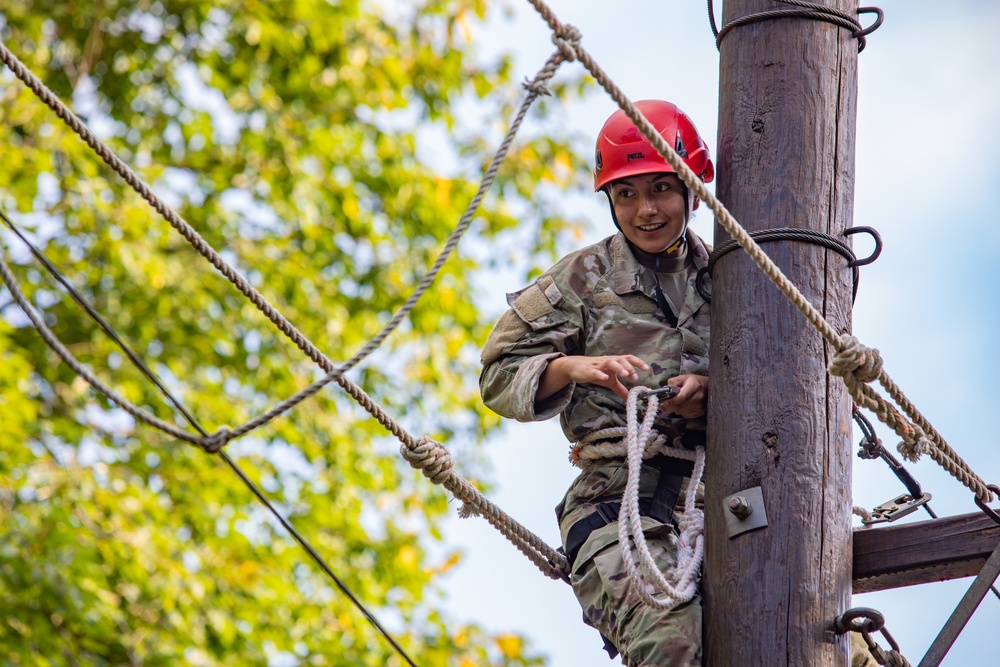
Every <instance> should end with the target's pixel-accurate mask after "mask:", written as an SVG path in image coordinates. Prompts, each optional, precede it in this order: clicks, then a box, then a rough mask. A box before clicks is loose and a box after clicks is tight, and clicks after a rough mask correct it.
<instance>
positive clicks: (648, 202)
mask: <svg viewBox="0 0 1000 667" xmlns="http://www.w3.org/2000/svg"><path fill="white" fill-rule="evenodd" d="M639 214H640V215H655V214H656V200H655V199H654V198H653V197H649V196H647V195H639Z"/></svg>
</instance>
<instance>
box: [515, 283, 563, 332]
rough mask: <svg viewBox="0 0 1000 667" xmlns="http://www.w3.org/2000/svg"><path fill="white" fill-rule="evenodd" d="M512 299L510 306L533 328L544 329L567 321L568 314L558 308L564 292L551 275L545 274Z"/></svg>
mask: <svg viewBox="0 0 1000 667" xmlns="http://www.w3.org/2000/svg"><path fill="white" fill-rule="evenodd" d="M512 296H513V297H514V298H513V299H512V300H510V306H511V308H512V309H513V310H514V312H516V313H517V315H518V317H520V318H521V319H522V320H524V322H526V323H527V324H528V325H529V326H530V327H531V328H532V329H536V330H537V329H544V328H546V327H550V326H552V325H554V324H559V323H560V322H565V321H566V315H565V313H563V312H562V311H561V310H559V309H558V308H557V306H559V304H560V303H562V300H563V297H562V292H560V291H559V286H558V285H556V284H555V281H553V280H552V278H551V277H550V276H543V277H541V278H539V279H538V282H536V283H534V284H533V285H529V286H528V287H527V288H525V289H524V290H522V291H521V293H520V294H517V295H516V296H514V295H512Z"/></svg>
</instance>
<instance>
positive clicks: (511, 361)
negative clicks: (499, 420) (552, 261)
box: [479, 276, 583, 422]
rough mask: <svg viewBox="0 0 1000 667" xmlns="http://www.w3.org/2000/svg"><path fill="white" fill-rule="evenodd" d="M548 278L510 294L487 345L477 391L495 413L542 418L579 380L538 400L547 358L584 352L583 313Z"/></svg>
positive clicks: (562, 404)
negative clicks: (508, 304)
mask: <svg viewBox="0 0 1000 667" xmlns="http://www.w3.org/2000/svg"><path fill="white" fill-rule="evenodd" d="M565 292H566V290H560V289H559V287H558V285H557V284H556V282H555V281H554V280H553V279H552V278H551V277H549V276H543V277H542V278H539V280H538V282H536V283H535V284H533V285H531V286H529V287H527V288H526V289H524V290H522V291H521V292H517V293H514V294H511V295H509V296H508V297H507V300H508V302H509V303H510V305H511V308H510V310H508V311H507V312H506V313H504V315H503V316H502V317H501V318H500V319H499V320H498V321H497V323H496V326H494V328H493V331H492V332H491V333H490V337H489V339H488V340H487V341H486V346H485V347H484V348H483V353H482V363H483V372H482V375H481V376H480V378H479V390H480V393H481V394H482V397H483V402H484V403H485V404H486V405H487V407H489V408H490V409H491V410H493V411H494V412H496V413H497V414H499V415H501V416H504V417H509V418H512V419H516V420H518V421H522V422H528V421H542V420H545V419H550V418H551V417H554V416H556V415H558V414H559V413H561V412H562V411H563V410H565V409H566V407H567V406H568V405H569V402H570V398H571V397H572V395H573V389H574V388H575V384H573V383H570V384H569V385H567V386H566V387H563V388H562V389H561V390H560V391H558V392H556V393H555V394H553V395H552V396H549V397H548V398H546V399H545V400H544V401H542V402H540V403H539V404H537V405H536V404H535V395H536V394H537V392H538V382H539V379H540V378H541V377H542V373H544V372H545V369H546V367H548V365H549V362H550V361H552V360H553V359H556V358H558V357H563V356H567V355H573V354H581V353H582V352H581V345H580V341H581V331H582V326H583V324H582V311H581V308H580V306H579V300H578V299H575V298H572V297H571V296H569V297H568V295H565V294H564V293H565Z"/></svg>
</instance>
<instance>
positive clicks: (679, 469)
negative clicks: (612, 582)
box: [566, 454, 694, 569]
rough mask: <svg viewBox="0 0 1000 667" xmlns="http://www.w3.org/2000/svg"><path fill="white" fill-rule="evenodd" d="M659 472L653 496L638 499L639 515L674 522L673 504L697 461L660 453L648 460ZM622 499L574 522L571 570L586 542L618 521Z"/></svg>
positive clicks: (570, 542) (569, 551) (569, 546)
mask: <svg viewBox="0 0 1000 667" xmlns="http://www.w3.org/2000/svg"><path fill="white" fill-rule="evenodd" d="M649 462H650V463H651V464H653V465H655V466H656V467H657V468H658V469H659V471H660V478H659V479H658V480H657V482H656V489H655V490H654V491H653V497H652V498H640V499H639V514H641V515H642V516H648V517H650V518H652V519H655V520H657V521H659V522H660V523H671V522H672V521H673V519H674V506H675V505H676V504H677V498H678V497H679V496H680V492H681V482H683V480H684V477H686V476H690V475H691V471H692V469H693V468H694V464H693V463H692V462H690V461H684V460H682V459H676V458H673V457H670V456H665V455H664V454H657V455H656V456H654V457H653V458H651V459H649ZM621 507H622V504H621V502H620V501H617V502H608V503H600V504H599V505H597V506H595V508H594V509H595V512H594V513H593V514H589V515H587V516H585V517H584V518H582V519H580V520H579V521H577V522H576V523H574V524H573V525H572V526H571V527H570V529H569V531H568V532H567V533H566V559H567V560H568V561H569V566H570V569H572V568H573V563H574V562H575V561H576V557H577V555H578V554H579V553H580V549H581V548H582V547H583V544H584V543H585V542H586V541H587V538H588V537H590V534H591V533H593V532H594V531H595V530H597V529H598V528H602V527H603V526H606V525H608V524H609V523H615V522H616V521H618V515H619V513H620V512H621Z"/></svg>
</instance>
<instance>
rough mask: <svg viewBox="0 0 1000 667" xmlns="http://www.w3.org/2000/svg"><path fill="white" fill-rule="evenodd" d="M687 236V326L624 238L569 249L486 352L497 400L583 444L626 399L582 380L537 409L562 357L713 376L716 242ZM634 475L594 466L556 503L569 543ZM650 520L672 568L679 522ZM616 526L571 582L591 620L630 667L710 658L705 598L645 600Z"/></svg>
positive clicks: (651, 482)
mask: <svg viewBox="0 0 1000 667" xmlns="http://www.w3.org/2000/svg"><path fill="white" fill-rule="evenodd" d="M687 241H688V243H687V248H688V252H687V256H688V259H687V261H686V264H685V267H684V271H686V275H687V287H686V289H685V297H684V302H683V304H679V305H680V307H679V308H678V307H677V305H676V304H675V305H674V311H675V312H676V313H677V320H678V322H677V326H676V327H672V326H670V325H669V324H668V323H667V320H666V317H665V316H664V315H663V313H662V312H661V311H660V309H659V307H658V306H657V302H656V298H655V292H654V289H655V288H654V278H653V274H652V271H651V270H650V269H648V268H645V267H643V266H642V265H641V264H640V263H639V262H638V261H637V260H636V258H635V256H634V255H633V253H632V251H631V250H630V248H629V246H628V244H627V242H626V240H625V237H624V236H623V235H622V234H620V233H619V234H616V235H615V236H612V237H609V238H607V239H605V240H603V241H601V242H600V243H597V244H595V245H592V246H590V247H587V248H584V249H582V250H579V251H577V252H575V253H572V254H570V255H568V256H567V257H565V258H563V259H562V260H561V261H559V263H557V264H556V265H555V266H554V267H552V268H551V269H550V270H549V271H547V272H546V273H544V274H543V275H542V276H541V277H539V278H538V280H537V281H536V282H535V283H534V284H532V285H530V286H528V287H527V288H525V289H523V290H521V291H520V292H516V293H514V294H510V295H508V297H507V300H508V303H509V304H510V306H511V308H510V310H508V311H507V312H506V313H505V314H504V315H503V316H502V317H501V318H500V320H499V321H498V322H497V324H496V326H495V327H494V329H493V332H492V333H491V334H490V337H489V340H488V341H487V344H486V347H485V348H484V350H483V355H482V362H483V373H482V376H481V378H480V389H481V391H482V396H483V400H484V402H485V403H486V405H488V406H489V407H490V408H491V409H493V410H494V411H495V412H497V413H499V414H500V415H503V416H505V417H511V418H513V419H517V420H518V421H540V420H544V419H549V418H551V417H554V416H555V415H557V414H558V415H559V416H560V421H561V424H562V428H563V432H564V433H565V434H566V437H567V438H568V439H569V440H570V442H572V443H578V442H580V441H581V440H582V439H583V438H584V437H585V436H587V435H588V434H590V433H593V432H595V431H597V430H599V429H604V428H609V427H613V426H624V425H625V423H626V418H625V405H624V403H623V402H622V400H621V399H620V398H619V397H618V396H616V395H615V394H614V392H612V391H611V390H610V389H606V388H604V387H601V386H598V385H593V384H584V385H576V384H574V383H571V384H570V385H568V386H567V387H565V388H563V389H562V390H560V391H558V392H556V393H555V394H553V395H552V396H550V397H548V398H547V399H545V400H543V401H540V402H539V403H538V404H537V405H536V403H535V394H536V391H537V389H538V382H539V378H540V377H541V375H542V373H543V372H544V370H545V368H546V366H547V365H548V363H549V362H550V361H551V360H553V359H555V358H557V357H561V356H566V355H586V356H603V355H622V354H633V355H635V356H637V357H639V358H640V359H642V360H643V361H645V362H646V363H647V364H648V365H649V367H650V368H649V370H648V371H642V370H640V369H638V368H637V369H636V371H637V373H638V376H639V377H638V381H637V384H638V385H643V386H646V387H650V388H659V387H663V386H666V384H667V380H668V379H670V378H672V377H674V376H676V375H680V374H686V373H692V374H697V375H708V343H709V333H708V332H709V304H708V303H707V302H706V301H705V299H704V298H703V297H702V296H701V295H700V294H699V292H698V290H697V289H696V287H695V280H696V276H697V273H698V271H699V269H701V268H703V267H704V266H705V265H706V264H707V261H708V248H706V246H705V244H704V242H702V240H701V239H700V238H698V237H697V236H696V235H695V234H694V233H693V232H691V231H688V232H687ZM704 428H705V425H704V420H703V419H698V420H684V419H681V418H679V417H676V416H675V415H671V414H669V413H667V412H665V411H664V412H661V413H660V414H659V416H658V417H657V421H656V430H657V431H658V432H660V433H662V434H664V435H666V436H667V437H668V438H669V439H670V444H672V445H673V446H677V447H680V446H683V445H684V443H685V442H688V443H690V441H691V440H692V438H690V437H689V436H691V435H692V434H699V433H700V435H701V439H702V441H703V439H704ZM695 439H697V438H695ZM658 475H659V473H658V472H657V470H656V469H654V468H652V467H650V466H646V465H644V469H643V474H642V476H641V483H640V497H649V496H651V495H652V491H653V488H654V487H655V485H656V480H657V477H658ZM626 477H627V468H626V465H625V462H624V460H623V459H611V460H605V461H603V462H600V463H595V464H591V465H588V466H587V467H586V469H585V470H584V472H583V473H582V474H581V475H580V476H579V477H578V478H577V479H576V480H575V481H574V482H573V484H572V486H571V487H570V489H569V491H568V492H567V493H566V496H565V498H564V499H563V501H562V502H561V503H560V504H559V506H558V507H557V508H556V514H557V516H558V517H559V525H560V532H561V534H562V539H563V543H564V544H565V543H566V537H567V532H568V531H569V529H570V527H572V526H573V525H574V524H575V523H576V522H577V521H579V520H580V519H582V518H584V517H586V516H588V515H589V514H592V513H593V512H594V511H595V506H596V505H597V504H599V503H603V502H610V501H619V500H621V497H622V493H623V491H624V489H625V482H626ZM682 503H683V500H681V501H680V502H678V507H682V506H683V505H682ZM642 523H643V532H644V534H645V536H646V539H647V542H648V544H649V547H650V550H651V552H652V553H653V554H654V556H655V557H656V559H657V561H658V563H659V564H660V566H661V568H662V569H663V570H667V569H669V568H670V567H671V566H672V565H673V563H674V561H675V558H676V532H675V530H674V528H673V526H672V525H669V524H661V523H659V522H657V521H654V520H653V519H650V518H649V517H642ZM617 531H618V524H617V523H611V524H608V525H606V526H604V527H602V528H599V529H597V530H595V531H594V532H593V533H591V534H590V537H589V538H588V539H587V541H586V542H585V543H584V544H583V546H582V548H581V549H580V551H579V553H578V555H577V558H576V560H575V562H574V565H573V571H572V576H571V580H572V584H573V590H574V592H575V593H576V595H577V597H578V598H579V600H580V604H581V605H582V607H583V617H584V621H585V622H586V623H587V624H588V625H591V626H593V627H595V628H597V629H598V630H600V631H601V633H602V634H603V635H605V636H606V637H608V638H610V639H611V641H612V642H614V644H615V645H616V646H617V648H618V649H619V650H620V651H621V652H622V654H623V660H624V661H625V663H626V664H627V665H630V666H635V665H644V666H654V665H659V666H667V665H670V666H673V667H679V666H687V665H700V664H701V600H700V597H698V596H696V597H695V598H694V599H693V600H691V601H690V602H688V603H685V604H682V605H680V606H678V607H675V608H673V609H671V610H667V611H659V610H656V609H652V608H650V607H648V606H647V605H645V604H643V603H642V602H641V601H640V600H639V598H638V596H637V595H636V594H635V592H634V591H633V590H632V584H631V582H630V581H629V579H628V577H627V575H625V574H624V573H625V570H624V566H623V564H622V559H621V554H620V551H619V548H618V534H617Z"/></svg>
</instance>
